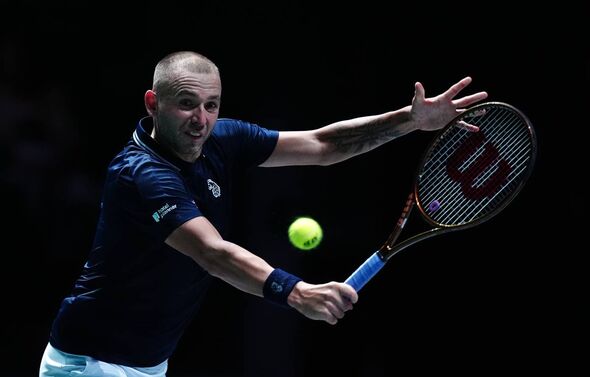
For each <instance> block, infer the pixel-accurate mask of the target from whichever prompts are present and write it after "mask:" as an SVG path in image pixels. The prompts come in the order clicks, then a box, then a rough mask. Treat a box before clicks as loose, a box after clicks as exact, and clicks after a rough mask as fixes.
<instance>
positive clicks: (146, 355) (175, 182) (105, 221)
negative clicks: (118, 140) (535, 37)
mask: <svg viewBox="0 0 590 377" xmlns="http://www.w3.org/2000/svg"><path fill="white" fill-rule="evenodd" d="M152 127H153V125H152V121H151V118H149V117H147V118H143V119H142V120H141V121H140V122H139V124H138V126H137V128H136V130H135V132H134V133H133V137H132V138H131V140H130V141H129V143H128V144H127V145H126V146H125V148H124V149H123V150H122V151H121V152H120V153H119V154H118V155H117V156H116V157H115V158H114V159H113V160H112V162H111V163H110V165H109V167H108V172H107V176H106V182H105V186H104V191H103V197H102V203H101V212H100V217H99V221H98V225H97V230H96V235H95V240H94V244H93V247H92V249H91V252H90V254H89V256H88V260H87V262H86V264H85V265H84V268H83V270H82V273H81V275H80V277H79V278H78V279H77V281H76V282H75V285H74V288H73V291H72V293H71V295H70V296H68V297H66V298H65V299H64V300H63V302H62V304H61V307H60V310H59V311H58V314H57V316H56V318H55V320H54V323H53V326H52V329H51V335H50V343H51V344H52V345H53V346H54V347H56V348H58V349H60V350H62V351H64V352H68V353H74V354H81V355H87V356H92V357H94V358H96V359H99V360H103V361H107V362H111V363H117V364H122V365H128V366H137V367H146V366H154V365H157V364H159V363H161V362H162V361H164V360H166V359H167V358H169V357H170V356H171V354H172V352H173V351H174V349H175V348H176V345H177V343H178V340H179V339H180V337H181V335H182V333H183V332H184V330H185V328H186V326H187V325H188V324H189V322H190V320H191V319H192V317H193V315H194V314H195V312H196V311H197V309H198V308H199V305H200V301H201V299H202V297H203V294H204V292H205V291H206V289H207V287H208V285H209V282H210V279H211V276H210V275H209V274H208V273H207V272H206V271H205V270H203V269H202V268H201V267H200V266H199V265H198V264H197V263H196V262H194V261H193V260H192V259H191V258H189V257H188V256H186V255H184V254H182V253H180V252H178V251H176V250H174V249H172V248H171V247H169V246H168V245H166V244H165V242H164V241H165V240H166V238H167V237H168V236H169V235H170V233H171V232H172V231H174V230H175V229H176V228H178V227H179V226H180V225H182V224H183V223H185V222H186V221H188V220H190V219H192V218H195V217H198V216H205V217H206V218H207V219H208V220H209V221H210V222H211V223H212V224H213V225H214V226H215V227H216V228H217V230H218V231H219V232H220V233H221V235H222V236H224V237H226V236H227V232H228V224H229V214H230V210H231V208H230V206H231V195H230V193H231V188H232V177H233V176H234V174H235V173H237V172H239V171H240V170H244V169H248V168H250V167H254V166H257V165H260V164H261V163H262V162H264V161H265V160H266V159H267V158H268V157H269V156H270V154H271V153H272V151H273V149H274V147H275V145H276V142H277V139H278V132H277V131H274V130H268V129H265V128H263V127H260V126H258V125H255V124H251V123H246V122H243V121H238V120H232V119H219V120H218V121H217V123H216V125H215V128H214V129H213V132H212V134H211V135H210V137H209V139H208V140H207V141H206V142H205V144H204V145H203V150H202V154H201V156H200V157H199V158H198V159H197V161H196V162H194V163H188V162H185V161H183V160H181V159H179V158H178V157H176V156H174V155H173V154H171V153H170V152H168V151H167V150H165V149H163V148H162V147H161V146H160V145H158V143H157V142H156V141H155V140H153V139H152V138H151V137H150V133H151V130H152Z"/></svg>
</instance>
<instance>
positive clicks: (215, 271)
mask: <svg viewBox="0 0 590 377" xmlns="http://www.w3.org/2000/svg"><path fill="white" fill-rule="evenodd" d="M199 259H200V260H199V261H198V262H199V264H200V265H201V266H202V267H203V268H205V269H206V270H207V272H209V273H210V274H211V275H212V276H215V277H217V278H219V279H221V280H223V281H225V282H227V283H229V284H231V285H232V286H234V287H236V288H238V289H240V290H242V291H244V292H247V293H250V294H253V295H256V296H259V297H262V296H263V295H262V287H263V285H264V282H265V281H266V278H267V277H268V275H269V274H270V273H271V272H272V271H273V267H271V266H270V265H269V264H268V263H267V262H266V261H264V259H262V258H260V257H258V256H256V255H254V254H253V253H251V252H249V251H248V250H246V249H244V248H242V247H240V246H238V245H236V244H233V243H231V242H228V241H224V240H220V242H219V243H218V244H217V245H216V246H215V247H214V248H213V249H212V250H209V251H207V252H206V253H202V254H201V256H200V258H199Z"/></svg>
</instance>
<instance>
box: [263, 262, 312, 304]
mask: <svg viewBox="0 0 590 377" xmlns="http://www.w3.org/2000/svg"><path fill="white" fill-rule="evenodd" d="M301 280H303V279H301V278H300V277H297V276H295V275H292V274H290V273H288V272H285V271H283V270H281V269H280V268H276V269H275V270H274V271H273V272H271V273H270V275H268V278H267V279H266V281H265V282H264V287H263V288H262V294H263V295H264V298H265V299H267V300H269V301H271V302H273V303H275V304H278V305H280V306H283V307H286V308H290V306H289V304H288V303H287V297H289V294H290V293H291V291H292V290H293V287H295V284H297V283H298V282H300V281H301Z"/></svg>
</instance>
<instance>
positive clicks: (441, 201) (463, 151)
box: [414, 102, 537, 230]
mask: <svg viewBox="0 0 590 377" xmlns="http://www.w3.org/2000/svg"><path fill="white" fill-rule="evenodd" d="M460 121H465V122H466V123H469V124H473V125H476V126H478V127H479V131H478V132H472V131H468V130H466V129H463V128H460V127H458V126H457V123H458V122H460ZM536 154H537V138H536V134H535V131H534V129H533V126H532V124H531V122H530V120H529V119H528V118H527V117H526V115H525V114H524V113H523V112H521V111H520V110H518V109H517V108H515V107H514V106H512V105H509V104H507V103H503V102H486V103H482V104H479V105H476V106H473V107H471V108H469V109H467V110H465V111H464V112H462V113H461V114H459V115H458V116H457V117H456V118H455V119H454V120H453V121H451V122H450V123H449V124H448V125H447V126H446V127H444V128H443V129H442V130H441V131H440V132H439V134H438V135H437V136H436V137H435V139H434V140H433V141H432V143H431V144H430V146H429V148H428V149H427V150H426V152H425V153H424V155H423V158H422V161H421V164H420V166H419V168H418V169H417V173H416V177H415V185H414V195H415V198H416V204H417V207H418V208H419V210H420V213H421V214H422V216H423V217H424V219H426V221H427V222H429V223H430V224H431V225H433V226H435V227H437V228H443V229H444V228H446V229H447V230H453V229H463V228H467V227H471V226H475V225H477V224H480V223H482V222H484V221H487V220H489V219H491V218H492V217H494V216H495V215H497V214H498V213H500V212H501V211H502V210H503V209H504V208H505V207H506V206H507V205H508V204H509V203H510V202H511V201H512V200H513V199H514V198H515V197H516V195H517V194H518V193H519V192H520V191H521V189H522V187H523V186H524V184H525V183H526V181H527V180H528V178H529V176H530V175H531V172H532V170H533V167H534V164H535V159H536Z"/></svg>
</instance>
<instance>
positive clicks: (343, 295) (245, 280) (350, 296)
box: [166, 216, 358, 324]
mask: <svg viewBox="0 0 590 377" xmlns="http://www.w3.org/2000/svg"><path fill="white" fill-rule="evenodd" d="M166 243H167V244H168V245H169V246H171V247H173V248H174V249H176V250H178V251H179V252H181V253H183V254H185V255H187V256H189V257H191V258H192V259H193V260H194V261H195V262H197V263H198V264H199V265H200V266H201V267H203V268H204V269H205V270H206V271H207V272H209V273H210V274H211V275H213V276H215V277H217V278H220V279H222V280H224V281H225V282H227V283H229V284H231V285H233V286H234V287H236V288H238V289H240V290H242V291H244V292H247V293H250V294H253V295H256V296H259V297H263V287H264V284H265V282H266V280H267V279H268V277H269V275H270V274H271V272H273V270H274V268H273V267H271V266H270V265H269V264H268V263H267V262H266V261H264V260H263V259H262V258H260V257H258V256H256V255H254V254H253V253H251V252H249V251H248V250H246V249H244V248H243V247H241V246H238V245H236V244H234V243H231V242H228V241H226V240H224V239H223V238H222V237H221V235H220V234H219V233H218V232H217V230H216V229H215V227H214V226H213V225H212V224H211V223H210V222H209V221H208V220H207V219H206V218H205V217H203V216H201V217H196V218H194V219H192V220H189V221H187V222H186V223H184V224H183V225H181V226H180V227H178V228H177V229H176V230H175V231H174V232H172V234H171V235H170V236H168V238H167V239H166ZM357 299H358V296H357V293H356V291H355V290H354V289H353V288H352V287H350V286H349V285H348V284H344V283H338V282H329V283H326V284H308V283H306V282H303V281H300V282H298V283H297V284H295V286H294V288H293V290H292V291H291V292H290V294H289V296H288V298H287V302H288V304H289V305H290V306H292V307H294V308H295V309H297V310H298V311H299V312H300V313H302V314H303V315H305V316H306V317H308V318H311V319H315V320H322V321H326V322H328V323H330V324H335V323H336V322H337V321H338V319H340V318H342V317H343V316H344V312H346V311H347V310H350V309H352V303H355V302H356V301H357Z"/></svg>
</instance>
